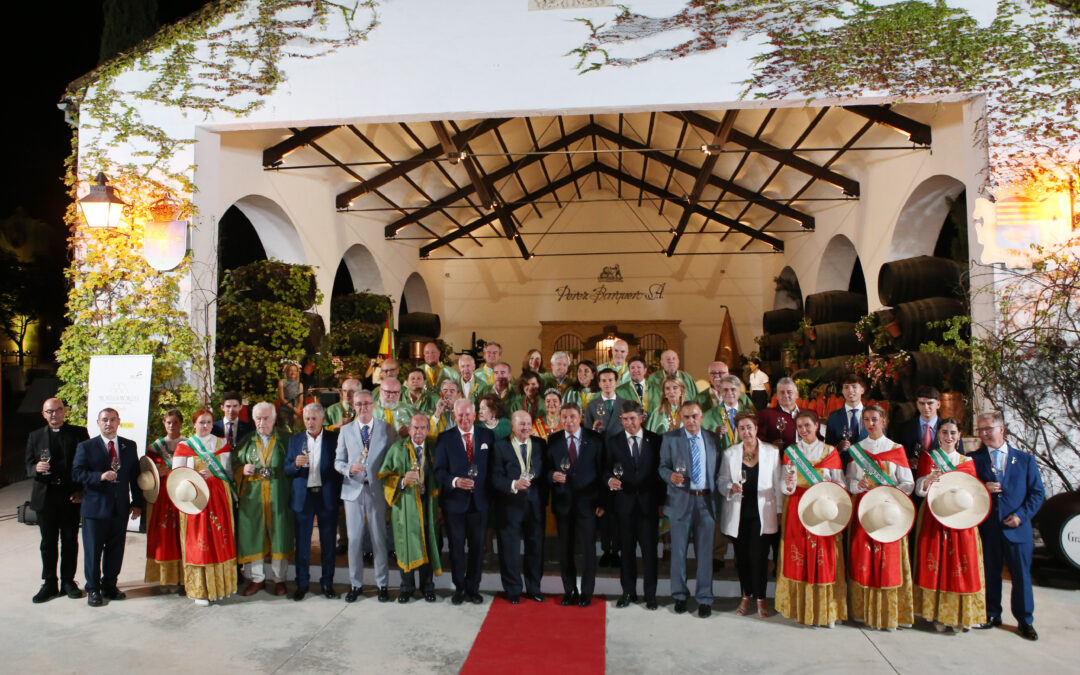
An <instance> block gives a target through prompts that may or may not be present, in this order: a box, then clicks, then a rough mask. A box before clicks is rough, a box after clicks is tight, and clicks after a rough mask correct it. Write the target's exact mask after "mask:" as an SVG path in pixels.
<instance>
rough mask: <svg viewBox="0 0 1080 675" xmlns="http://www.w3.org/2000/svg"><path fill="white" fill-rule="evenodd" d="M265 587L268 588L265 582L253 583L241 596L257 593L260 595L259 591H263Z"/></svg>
mask: <svg viewBox="0 0 1080 675" xmlns="http://www.w3.org/2000/svg"><path fill="white" fill-rule="evenodd" d="M265 587H266V582H265V581H252V582H251V583H250V584H248V587H247V588H245V589H244V592H243V593H242V594H241V595H244V596H249V595H255V594H256V593H258V592H259V591H261V590H262V589H263V588H265Z"/></svg>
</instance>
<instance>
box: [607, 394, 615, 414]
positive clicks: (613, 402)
mask: <svg viewBox="0 0 1080 675" xmlns="http://www.w3.org/2000/svg"><path fill="white" fill-rule="evenodd" d="M614 406H615V399H613V398H612V399H608V402H607V414H608V415H610V414H611V409H612V408H613V407H614Z"/></svg>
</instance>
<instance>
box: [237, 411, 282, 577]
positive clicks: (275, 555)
mask: <svg viewBox="0 0 1080 675" xmlns="http://www.w3.org/2000/svg"><path fill="white" fill-rule="evenodd" d="M251 416H252V418H253V419H254V421H255V432H254V433H251V434H248V435H247V437H245V438H243V439H241V440H240V442H239V444H238V447H237V448H235V449H234V450H233V453H232V464H233V466H234V467H236V489H237V493H238V494H239V495H240V498H239V501H238V502H237V508H238V512H237V519H236V559H237V562H240V563H243V564H244V576H246V577H247V578H248V579H250V580H251V583H250V584H249V585H248V587H247V588H246V589H244V592H243V595H254V594H255V593H258V592H259V591H260V590H261V589H262V588H264V587H266V577H267V570H269V574H270V576H271V578H272V579H273V583H274V586H273V589H272V592H273V593H274V594H275V595H285V573H286V572H287V571H288V569H289V558H290V557H291V556H292V554H293V552H294V551H295V550H296V537H295V535H294V531H293V521H294V517H293V512H292V510H291V509H290V508H289V489H290V485H289V483H290V482H291V481H290V480H289V479H288V478H287V477H286V476H285V455H286V454H288V451H289V437H288V435H286V434H285V433H284V432H283V431H279V430H277V429H275V428H274V422H275V420H276V417H277V411H276V410H275V409H274V405H273V404H272V403H267V402H266V401H260V402H259V403H256V404H255V406H254V407H253V408H252V410H251ZM264 563H265V566H264Z"/></svg>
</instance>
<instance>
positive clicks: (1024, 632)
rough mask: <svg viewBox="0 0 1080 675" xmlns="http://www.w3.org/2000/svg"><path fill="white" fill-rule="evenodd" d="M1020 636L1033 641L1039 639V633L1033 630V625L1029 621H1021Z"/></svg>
mask: <svg viewBox="0 0 1080 675" xmlns="http://www.w3.org/2000/svg"><path fill="white" fill-rule="evenodd" d="M1020 637H1022V638H1024V639H1025V640H1031V641H1032V642H1034V641H1036V640H1038V639H1039V634H1038V633H1036V632H1035V626H1032V625H1031V624H1030V623H1022V624H1020Z"/></svg>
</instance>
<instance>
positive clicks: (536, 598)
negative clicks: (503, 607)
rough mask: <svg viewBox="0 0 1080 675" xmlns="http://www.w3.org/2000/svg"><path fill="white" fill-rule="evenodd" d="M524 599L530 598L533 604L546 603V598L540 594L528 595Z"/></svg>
mask: <svg viewBox="0 0 1080 675" xmlns="http://www.w3.org/2000/svg"><path fill="white" fill-rule="evenodd" d="M522 597H525V598H528V599H529V600H532V601H533V602H543V601H544V596H543V595H541V594H540V593H526V594H525V595H524V596H522Z"/></svg>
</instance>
